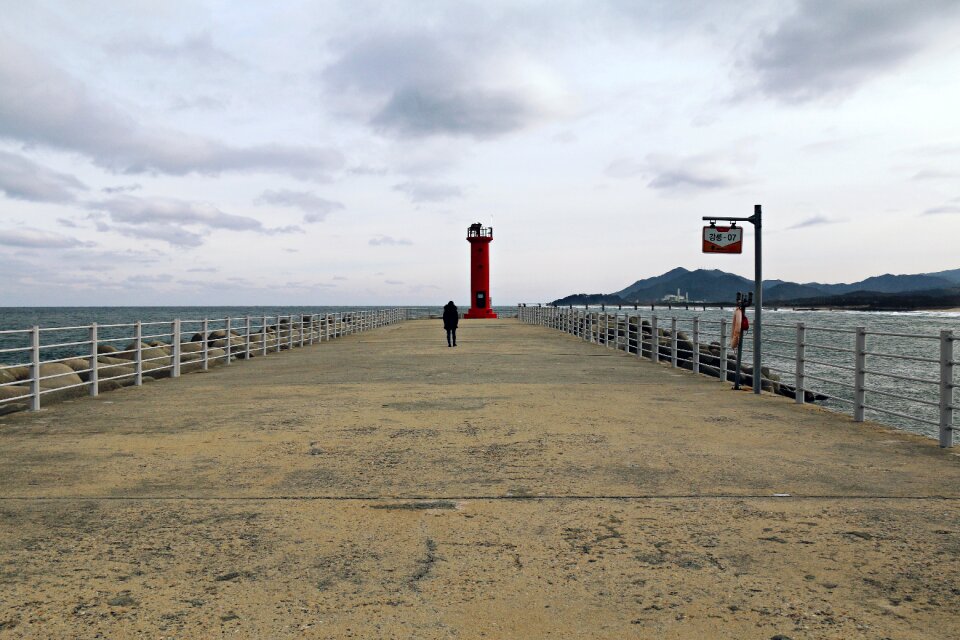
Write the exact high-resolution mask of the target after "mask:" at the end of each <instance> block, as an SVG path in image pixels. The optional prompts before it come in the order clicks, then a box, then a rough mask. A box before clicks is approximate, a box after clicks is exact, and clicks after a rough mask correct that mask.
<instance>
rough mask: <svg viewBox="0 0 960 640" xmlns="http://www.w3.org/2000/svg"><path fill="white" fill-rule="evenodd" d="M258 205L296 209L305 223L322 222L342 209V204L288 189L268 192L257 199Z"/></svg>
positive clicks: (309, 193)
mask: <svg viewBox="0 0 960 640" xmlns="http://www.w3.org/2000/svg"><path fill="white" fill-rule="evenodd" d="M257 203H258V204H274V205H278V206H281V207H296V208H297V209H300V210H301V211H303V213H304V216H303V221H304V222H306V223H313V222H323V221H324V220H326V218H327V216H328V215H330V214H331V213H333V212H334V211H340V210H342V209H343V203H342V202H337V201H336V200H327V199H326V198H321V197H319V196H317V195H315V194H313V193H312V192H310V191H290V190H289V189H278V190H268V191H264V192H263V193H262V194H260V197H259V198H257Z"/></svg>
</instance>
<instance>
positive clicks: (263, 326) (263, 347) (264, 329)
mask: <svg viewBox="0 0 960 640" xmlns="http://www.w3.org/2000/svg"><path fill="white" fill-rule="evenodd" d="M260 335H261V336H262V337H263V340H262V341H261V343H260V355H264V356H265V355H267V316H263V324H261V325H260Z"/></svg>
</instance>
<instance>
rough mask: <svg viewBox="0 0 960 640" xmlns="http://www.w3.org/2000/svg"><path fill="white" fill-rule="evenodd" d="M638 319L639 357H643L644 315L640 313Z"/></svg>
mask: <svg viewBox="0 0 960 640" xmlns="http://www.w3.org/2000/svg"><path fill="white" fill-rule="evenodd" d="M636 319H637V357H638V358H642V357H643V315H642V314H640V313H638V314H637V316H636Z"/></svg>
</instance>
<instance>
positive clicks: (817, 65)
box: [749, 0, 960, 102]
mask: <svg viewBox="0 0 960 640" xmlns="http://www.w3.org/2000/svg"><path fill="white" fill-rule="evenodd" d="M958 8H960V4H958V3H957V2H956V1H955V0H927V1H924V2H916V1H914V0H869V1H857V2H837V1H836V0H802V1H801V2H800V3H799V4H798V6H797V10H796V11H795V13H793V14H792V15H790V16H788V17H787V18H786V19H785V20H784V21H783V22H782V23H780V25H779V26H778V27H777V28H776V29H775V30H774V31H772V32H770V33H768V34H766V35H765V36H764V37H763V38H761V40H760V42H759V45H758V46H757V49H756V51H755V53H754V54H753V56H752V57H751V58H750V60H749V65H750V66H751V67H752V69H753V71H754V72H755V74H756V77H757V82H758V89H759V90H760V91H761V92H762V93H764V94H766V95H768V96H771V97H774V98H776V99H778V100H782V101H784V102H805V101H810V100H816V99H819V98H823V97H826V96H833V95H842V94H845V93H848V92H850V91H852V90H854V89H855V88H857V87H858V86H860V85H861V84H863V83H864V82H867V81H869V80H871V79H873V78H875V77H876V76H878V75H879V74H881V73H883V72H884V71H887V70H888V69H891V68H893V67H895V66H897V65H898V64H900V63H902V62H904V61H906V60H907V59H909V58H910V57H912V56H914V55H915V54H917V53H918V52H920V51H921V50H922V49H923V48H924V47H925V46H926V45H927V43H928V42H929V40H930V34H931V32H933V31H935V30H936V29H938V28H949V25H950V24H951V20H950V17H951V16H952V15H954V14H956V13H957V9H958Z"/></svg>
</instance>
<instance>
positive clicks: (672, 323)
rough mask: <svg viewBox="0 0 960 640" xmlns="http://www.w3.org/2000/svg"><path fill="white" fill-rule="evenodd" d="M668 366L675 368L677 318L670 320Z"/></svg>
mask: <svg viewBox="0 0 960 640" xmlns="http://www.w3.org/2000/svg"><path fill="white" fill-rule="evenodd" d="M670 366H671V367H673V368H674V369H676V368H677V318H676V316H674V317H673V318H672V319H671V320H670Z"/></svg>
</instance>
